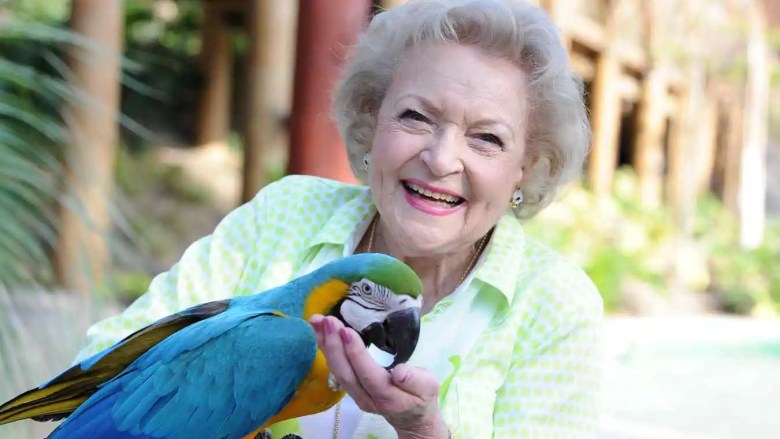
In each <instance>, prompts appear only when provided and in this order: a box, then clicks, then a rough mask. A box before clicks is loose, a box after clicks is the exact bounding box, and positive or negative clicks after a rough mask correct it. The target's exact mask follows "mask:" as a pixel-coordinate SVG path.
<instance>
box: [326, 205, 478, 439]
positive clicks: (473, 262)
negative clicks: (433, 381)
mask: <svg viewBox="0 0 780 439" xmlns="http://www.w3.org/2000/svg"><path fill="white" fill-rule="evenodd" d="M378 222H379V213H377V214H376V215H375V216H374V219H372V220H371V224H370V225H369V226H368V227H369V229H368V245H367V246H366V253H371V250H372V249H373V248H374V235H375V233H376V224H377V223H378ZM488 237H490V232H488V233H486V234H485V236H483V237H482V238H480V239H479V241H477V245H476V248H477V251H476V252H474V254H473V255H471V259H470V260H469V264H468V265H467V266H466V269H465V270H464V271H463V273H462V274H461V275H460V279H459V280H458V285H460V284H462V283H463V281H464V280H466V276H468V274H469V273H470V272H471V270H473V269H474V266H475V265H476V264H477V259H479V255H480V254H482V251H483V250H484V249H485V246H486V245H487V241H488ZM456 288H457V287H456ZM340 422H341V401H339V402H338V403H337V404H336V415H335V420H334V422H333V439H339V424H340ZM449 434H450V438H453V437H454V435H453V434H452V433H451V432H450V433H449Z"/></svg>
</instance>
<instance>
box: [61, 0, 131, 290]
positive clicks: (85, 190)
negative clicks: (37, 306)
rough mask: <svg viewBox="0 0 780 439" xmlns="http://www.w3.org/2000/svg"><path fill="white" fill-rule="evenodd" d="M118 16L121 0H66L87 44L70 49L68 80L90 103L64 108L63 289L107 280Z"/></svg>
mask: <svg viewBox="0 0 780 439" xmlns="http://www.w3.org/2000/svg"><path fill="white" fill-rule="evenodd" d="M122 19H123V9H122V2H121V0H73V1H72V3H71V20H70V27H71V29H72V30H73V32H75V33H78V34H80V35H82V36H83V37H84V38H88V39H89V40H90V41H91V42H92V45H89V46H84V45H81V44H78V45H73V46H72V47H71V48H70V51H69V58H70V59H69V63H70V68H71V71H72V78H73V86H74V87H78V88H79V89H80V90H81V92H83V93H85V94H86V95H87V96H89V101H88V102H75V101H69V105H68V107H67V109H66V111H65V117H66V119H67V121H68V127H69V130H70V133H71V142H72V144H71V145H70V147H69V148H68V150H67V156H66V166H65V176H64V184H65V191H66V197H67V203H66V206H67V207H66V208H65V209H63V212H62V219H61V223H60V230H59V245H58V247H57V251H56V255H55V269H56V273H57V277H58V280H59V282H60V283H61V284H62V286H63V287H65V288H67V289H69V290H72V291H78V292H80V293H82V294H87V293H89V292H90V291H93V290H94V289H95V287H97V286H99V285H100V284H101V283H102V282H103V281H104V279H105V271H106V269H107V268H108V266H109V258H110V254H109V250H108V244H107V238H108V234H109V232H110V227H111V218H110V213H109V202H110V198H111V187H112V186H113V183H114V178H113V176H114V161H115V157H116V151H117V136H118V126H117V113H118V108H119V96H120V77H121V67H120V57H121V50H122ZM68 204H70V206H68ZM75 206H78V207H75Z"/></svg>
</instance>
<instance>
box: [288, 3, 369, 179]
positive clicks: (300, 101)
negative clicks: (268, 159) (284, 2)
mask: <svg viewBox="0 0 780 439" xmlns="http://www.w3.org/2000/svg"><path fill="white" fill-rule="evenodd" d="M369 11H370V2H369V1H368V0H342V1H341V2H340V3H339V7H338V8H334V7H333V6H332V5H331V4H329V3H328V2H320V1H317V2H310V3H307V7H305V8H300V10H299V19H298V46H297V53H298V55H297V64H296V67H295V95H294V98H293V114H292V119H291V121H290V161H289V167H288V172H289V173H291V174H312V175H319V176H322V177H327V178H333V179H337V180H343V181H355V177H354V176H353V175H352V171H351V170H350V167H349V162H348V161H347V153H346V150H345V148H344V144H343V142H342V140H341V139H340V138H339V135H338V131H337V130H336V126H335V124H334V123H333V122H332V121H331V117H330V96H331V90H332V88H333V84H334V83H335V82H336V80H337V78H338V76H339V74H340V68H341V65H342V63H343V61H344V60H345V58H346V55H347V50H348V48H349V47H351V46H352V45H353V44H354V43H355V41H356V40H357V36H358V34H359V32H360V31H361V30H362V29H363V28H364V26H365V24H366V22H367V19H368V15H369Z"/></svg>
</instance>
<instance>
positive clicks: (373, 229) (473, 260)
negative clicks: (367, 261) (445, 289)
mask: <svg viewBox="0 0 780 439" xmlns="http://www.w3.org/2000/svg"><path fill="white" fill-rule="evenodd" d="M378 222H379V214H378V213H377V214H376V215H375V216H374V219H372V220H371V224H370V225H369V229H368V246H367V247H366V253H371V249H373V248H374V234H375V233H376V225H377V223H378ZM488 237H490V232H488V233H486V234H485V236H483V237H482V238H479V241H477V245H476V247H477V251H476V252H474V254H472V255H471V259H470V260H469V263H468V265H466V269H465V270H463V273H462V274H461V275H460V279H458V284H457V285H460V284H462V283H463V281H464V280H466V276H468V274H469V273H470V272H471V270H473V269H474V266H475V265H476V264H477V259H479V255H480V254H482V250H484V249H485V246H486V245H487V241H488ZM456 288H457V287H456Z"/></svg>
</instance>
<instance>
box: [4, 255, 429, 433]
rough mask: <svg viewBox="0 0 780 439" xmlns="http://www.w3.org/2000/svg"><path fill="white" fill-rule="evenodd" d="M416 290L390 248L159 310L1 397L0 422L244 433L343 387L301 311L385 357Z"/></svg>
mask: <svg viewBox="0 0 780 439" xmlns="http://www.w3.org/2000/svg"><path fill="white" fill-rule="evenodd" d="M421 292H422V285H421V283H420V279H419V278H418V277H417V275H416V274H415V273H414V271H412V270H411V269H410V268H409V267H408V266H406V265H405V264H403V263H402V262H400V261H398V260H396V259H394V258H392V257H390V256H385V255H380V254H359V255H354V256H349V257H345V258H342V259H338V260H336V261H334V262H331V263H329V264H327V265H325V266H323V267H322V268H320V269H319V270H316V271H314V272H312V273H310V274H308V275H305V276H302V277H300V278H298V279H295V280H293V281H291V282H290V283H288V284H286V285H283V286H281V287H278V288H274V289H271V290H269V291H266V292H264V293H260V294H255V295H251V296H243V297H234V298H231V299H226V300H221V301H216V302H209V303H206V304H202V305H198V306H195V307H192V308H189V309H186V310H184V311H181V312H178V313H176V314H173V315H171V316H168V317H165V318H163V319H161V320H158V321H157V322H155V323H153V324H151V325H149V326H147V327H145V328H143V329H141V330H139V331H137V332H135V333H133V334H132V335H130V336H128V337H127V338H125V339H124V340H122V341H120V342H118V343H117V344H115V345H114V346H112V347H110V348H107V349H105V350H103V351H102V352H100V353H98V354H96V355H94V356H92V357H90V358H88V359H87V360H85V361H83V362H81V363H79V364H77V365H75V366H73V367H71V368H70V369H68V370H66V371H65V372H63V373H61V374H60V375H58V376H56V377H55V378H53V379H52V380H50V381H48V382H46V383H44V384H43V385H41V386H40V387H38V388H35V389H32V390H30V391H28V392H25V393H23V394H21V395H19V396H17V397H16V398H14V399H13V400H11V401H9V402H7V403H5V404H3V405H2V406H0V424H5V423H8V422H13V421H18V420H21V419H27V418H32V419H34V420H38V421H46V420H59V419H63V418H67V419H65V421H64V422H63V423H62V424H61V425H60V426H59V427H58V428H57V429H56V430H54V432H53V433H52V434H51V436H49V437H50V438H51V439H61V438H68V439H79V438H114V439H125V438H126V439H130V438H132V439H152V438H155V439H174V438H182V439H184V438H186V439H191V438H195V437H198V438H215V439H218V438H241V437H244V436H247V435H250V434H251V435H254V434H255V433H256V432H259V431H262V430H263V429H264V428H265V427H267V426H268V425H271V424H274V423H276V422H280V421H283V420H286V419H291V418H296V417H299V416H304V415H308V414H313V413H317V412H320V411H323V410H326V409H328V408H329V407H331V406H332V405H334V404H335V403H336V402H338V401H339V400H340V399H341V398H342V397H343V396H344V394H343V393H342V392H334V391H332V390H331V389H330V388H329V387H328V384H327V377H328V373H329V372H328V368H327V364H326V361H325V358H324V356H323V355H322V353H321V352H320V351H319V350H318V348H317V341H316V338H315V334H314V330H313V328H312V327H311V325H310V324H309V323H308V319H309V317H310V316H312V315H314V314H325V315H332V316H335V317H337V318H339V319H340V320H342V321H343V322H344V324H345V325H346V326H349V327H351V328H353V329H354V330H355V331H357V332H358V333H359V334H360V335H361V338H362V339H363V341H364V342H365V343H366V345H368V344H370V343H373V344H374V345H376V346H377V347H378V348H380V349H382V350H384V351H386V352H389V353H391V354H393V355H395V359H394V361H393V365H395V364H398V363H401V362H404V361H406V360H408V359H409V357H411V355H412V352H413V351H414V348H415V346H416V344H417V338H418V336H419V331H420V302H419V301H418V300H417V298H418V297H419V295H420V293H421ZM391 367H392V366H391Z"/></svg>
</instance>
